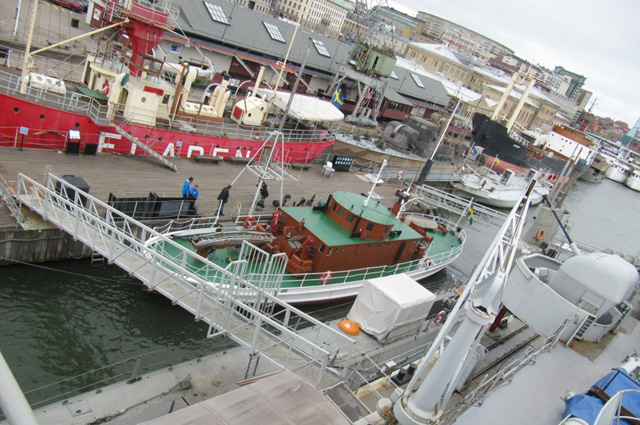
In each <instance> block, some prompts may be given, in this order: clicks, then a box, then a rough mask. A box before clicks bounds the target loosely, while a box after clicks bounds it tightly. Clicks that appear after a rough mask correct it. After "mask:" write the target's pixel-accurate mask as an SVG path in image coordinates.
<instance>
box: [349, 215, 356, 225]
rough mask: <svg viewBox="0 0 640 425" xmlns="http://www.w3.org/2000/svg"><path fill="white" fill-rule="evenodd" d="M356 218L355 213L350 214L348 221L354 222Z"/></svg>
mask: <svg viewBox="0 0 640 425" xmlns="http://www.w3.org/2000/svg"><path fill="white" fill-rule="evenodd" d="M354 218H355V215H353V214H349V215H348V216H347V223H352V222H353V219H354Z"/></svg>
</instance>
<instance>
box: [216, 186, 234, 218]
mask: <svg viewBox="0 0 640 425" xmlns="http://www.w3.org/2000/svg"><path fill="white" fill-rule="evenodd" d="M230 189H231V185H230V184H229V185H227V187H225V188H224V189H222V191H221V192H220V194H219V195H218V198H217V199H218V201H220V206H219V207H218V212H217V215H224V204H226V203H227V201H228V200H229V190H230Z"/></svg>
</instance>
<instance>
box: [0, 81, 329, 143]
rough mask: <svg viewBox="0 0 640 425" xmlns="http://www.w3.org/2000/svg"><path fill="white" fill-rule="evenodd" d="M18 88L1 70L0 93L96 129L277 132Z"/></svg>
mask: <svg viewBox="0 0 640 425" xmlns="http://www.w3.org/2000/svg"><path fill="white" fill-rule="evenodd" d="M77 84H80V83H77ZM20 86H21V77H20V76H19V75H16V74H14V73H11V72H7V71H2V70H0V91H2V92H4V93H7V94H10V95H13V96H21V97H23V98H24V99H26V100H28V101H31V102H36V103H38V104H42V105H45V106H49V107H52V108H56V109H62V110H65V111H69V112H73V113H77V114H81V115H86V116H88V117H90V118H91V119H92V120H93V121H94V122H95V123H97V124H98V125H104V126H107V125H109V124H110V123H111V121H116V122H120V123H129V122H131V123H135V122H140V123H143V124H148V125H155V126H157V128H159V129H166V130H170V131H178V132H183V133H186V134H196V135H204V136H215V137H225V138H231V139H240V140H256V141H259V140H264V139H265V138H266V137H267V136H268V135H269V133H271V132H272V131H275V130H276V128H275V127H269V126H266V125H265V126H261V127H253V128H251V127H241V126H239V125H237V124H235V123H229V122H212V121H210V120H206V119H199V118H198V117H193V116H187V115H177V116H175V117H170V114H169V111H168V106H167V110H166V111H163V112H162V113H160V114H156V113H155V112H150V111H148V110H145V109H144V108H128V109H126V112H125V107H124V105H123V104H112V105H111V109H109V106H108V105H106V104H105V103H102V102H100V101H98V100H96V99H94V98H91V97H88V96H86V95H84V94H81V93H77V92H71V90H72V89H71V88H69V87H68V90H69V92H68V93H67V94H66V95H62V94H58V93H52V92H49V91H46V90H42V89H39V88H35V87H29V88H28V89H27V93H26V94H24V95H20ZM113 111H115V113H113ZM186 134H185V137H186ZM282 134H283V136H284V140H285V142H302V141H304V142H322V141H326V140H330V139H331V138H332V137H333V136H332V135H333V129H332V128H327V129H322V128H316V129H283V130H282ZM206 154H207V155H212V152H206ZM234 154H235V153H234Z"/></svg>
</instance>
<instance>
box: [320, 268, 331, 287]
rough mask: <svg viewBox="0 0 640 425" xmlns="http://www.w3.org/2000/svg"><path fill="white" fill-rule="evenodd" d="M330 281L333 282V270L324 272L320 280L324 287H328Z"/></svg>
mask: <svg viewBox="0 0 640 425" xmlns="http://www.w3.org/2000/svg"><path fill="white" fill-rule="evenodd" d="M330 280H331V270H327V271H326V272H324V274H323V275H322V277H321V278H320V283H322V284H323V285H326V284H327V283H329V281H330Z"/></svg>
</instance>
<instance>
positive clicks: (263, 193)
mask: <svg viewBox="0 0 640 425" xmlns="http://www.w3.org/2000/svg"><path fill="white" fill-rule="evenodd" d="M267 196H269V189H268V188H267V183H266V182H262V187H261V188H260V200H259V201H258V203H257V205H258V206H259V207H260V208H264V201H265V199H267Z"/></svg>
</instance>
